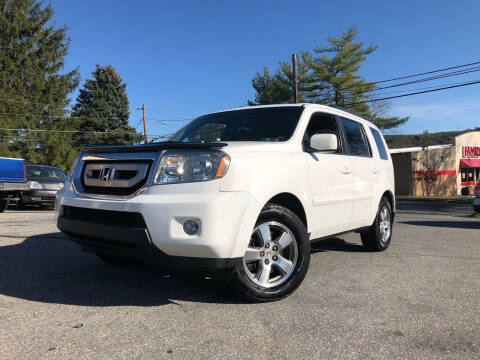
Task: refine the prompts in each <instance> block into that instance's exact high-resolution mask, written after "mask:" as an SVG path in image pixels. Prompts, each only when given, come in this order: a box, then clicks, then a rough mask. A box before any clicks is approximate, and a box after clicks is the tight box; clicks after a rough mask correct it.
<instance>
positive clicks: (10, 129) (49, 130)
mask: <svg viewBox="0 0 480 360" xmlns="http://www.w3.org/2000/svg"><path fill="white" fill-rule="evenodd" d="M0 130H1V131H30V132H52V133H85V134H107V133H108V134H111V133H113V131H83V130H51V129H22V128H18V129H12V128H0Z"/></svg>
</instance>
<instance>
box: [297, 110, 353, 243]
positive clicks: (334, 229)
mask: <svg viewBox="0 0 480 360" xmlns="http://www.w3.org/2000/svg"><path fill="white" fill-rule="evenodd" d="M319 133H323V134H325V133H330V134H335V135H337V139H338V151H336V152H328V153H325V152H320V151H313V150H311V149H308V144H309V139H310V137H311V136H312V135H314V134H319ZM303 140H304V147H305V150H307V151H306V152H305V157H306V159H307V163H308V169H309V184H310V194H311V198H312V203H313V215H314V221H312V226H310V231H311V238H312V239H315V238H318V237H323V236H327V235H332V234H336V233H340V232H343V231H347V230H349V229H350V221H351V217H352V197H353V176H352V163H351V158H350V156H348V155H346V154H345V153H344V143H343V138H342V137H341V131H340V126H339V124H338V122H337V119H336V118H335V116H333V115H330V114H325V113H320V112H319V113H313V114H312V116H311V118H310V122H309V124H308V126H307V129H306V131H305V134H304V139H303Z"/></svg>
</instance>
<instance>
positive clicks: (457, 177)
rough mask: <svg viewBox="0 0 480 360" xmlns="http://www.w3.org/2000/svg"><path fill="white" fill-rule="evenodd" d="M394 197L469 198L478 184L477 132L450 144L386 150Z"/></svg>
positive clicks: (479, 150)
mask: <svg viewBox="0 0 480 360" xmlns="http://www.w3.org/2000/svg"><path fill="white" fill-rule="evenodd" d="M390 154H391V156H392V161H393V166H394V169H395V192H396V193H397V194H398V195H415V196H455V195H473V188H474V185H475V184H476V183H477V182H478V181H480V131H472V132H468V133H464V134H462V135H459V136H457V137H455V141H454V143H453V144H447V145H435V146H428V147H410V148H402V149H390Z"/></svg>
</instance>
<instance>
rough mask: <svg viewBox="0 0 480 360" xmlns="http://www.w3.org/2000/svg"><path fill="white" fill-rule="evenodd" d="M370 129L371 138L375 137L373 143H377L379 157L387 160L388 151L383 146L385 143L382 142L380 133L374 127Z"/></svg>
mask: <svg viewBox="0 0 480 360" xmlns="http://www.w3.org/2000/svg"><path fill="white" fill-rule="evenodd" d="M370 131H371V132H372V135H373V138H374V139H375V144H377V149H378V153H379V154H380V159H383V160H388V153H387V149H386V148H385V144H384V143H383V139H382V135H381V134H380V132H379V131H377V130H375V129H374V128H370Z"/></svg>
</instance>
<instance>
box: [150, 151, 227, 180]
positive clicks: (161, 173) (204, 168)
mask: <svg viewBox="0 0 480 360" xmlns="http://www.w3.org/2000/svg"><path fill="white" fill-rule="evenodd" d="M229 165H230V157H229V156H228V155H227V154H225V153H224V152H222V151H173V150H167V151H165V152H164V153H163V154H162V158H161V159H160V162H159V164H158V168H157V172H156V173H155V179H154V181H153V183H154V184H176V183H186V182H198V181H209V180H214V179H218V178H221V177H223V176H224V175H225V174H226V173H227V170H228V166H229Z"/></svg>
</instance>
